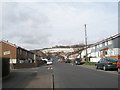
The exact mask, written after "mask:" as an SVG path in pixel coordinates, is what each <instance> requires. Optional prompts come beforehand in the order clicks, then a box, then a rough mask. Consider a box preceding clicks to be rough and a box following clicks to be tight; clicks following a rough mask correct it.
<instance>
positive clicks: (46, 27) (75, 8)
mask: <svg viewBox="0 0 120 90" xmlns="http://www.w3.org/2000/svg"><path fill="white" fill-rule="evenodd" d="M84 24H86V25H87V35H88V43H95V42H97V41H100V40H102V39H104V38H107V37H109V36H111V35H115V34H117V33H118V3H117V2H4V3H3V4H2V38H1V39H3V40H8V41H9V42H11V43H14V44H16V45H18V46H21V47H24V48H26V49H40V48H49V47H52V46H55V45H74V44H82V43H85V42H84V41H85V40H84Z"/></svg>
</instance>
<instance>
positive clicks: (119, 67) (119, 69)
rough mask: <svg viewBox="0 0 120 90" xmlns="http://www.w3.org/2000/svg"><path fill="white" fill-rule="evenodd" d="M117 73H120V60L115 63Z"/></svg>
mask: <svg viewBox="0 0 120 90" xmlns="http://www.w3.org/2000/svg"><path fill="white" fill-rule="evenodd" d="M117 68H118V73H120V60H118V62H117Z"/></svg>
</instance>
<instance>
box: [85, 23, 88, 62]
mask: <svg viewBox="0 0 120 90" xmlns="http://www.w3.org/2000/svg"><path fill="white" fill-rule="evenodd" d="M85 46H86V47H85V49H86V62H88V58H87V31H86V24H85Z"/></svg>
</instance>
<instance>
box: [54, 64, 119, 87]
mask: <svg viewBox="0 0 120 90" xmlns="http://www.w3.org/2000/svg"><path fill="white" fill-rule="evenodd" d="M53 67H54V88H118V75H117V74H110V73H106V72H98V71H95V70H92V69H88V68H84V67H78V66H76V65H72V64H69V63H68V64H66V63H60V62H54V65H53Z"/></svg>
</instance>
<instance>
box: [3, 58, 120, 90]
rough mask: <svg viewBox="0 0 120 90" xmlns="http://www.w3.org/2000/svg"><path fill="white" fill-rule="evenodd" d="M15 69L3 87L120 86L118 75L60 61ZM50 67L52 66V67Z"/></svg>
mask: <svg viewBox="0 0 120 90" xmlns="http://www.w3.org/2000/svg"><path fill="white" fill-rule="evenodd" d="M54 59H55V60H54V62H53V65H52V66H50V65H48V66H47V65H44V66H41V67H37V68H29V69H20V70H13V71H12V72H11V74H10V77H9V78H7V79H4V80H3V88H51V89H52V88H54V89H55V88H118V75H117V74H112V73H106V72H99V71H96V70H92V69H88V68H84V67H80V66H79V65H72V64H70V63H60V62H57V61H56V58H54ZM49 67H52V69H50V68H49Z"/></svg>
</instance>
